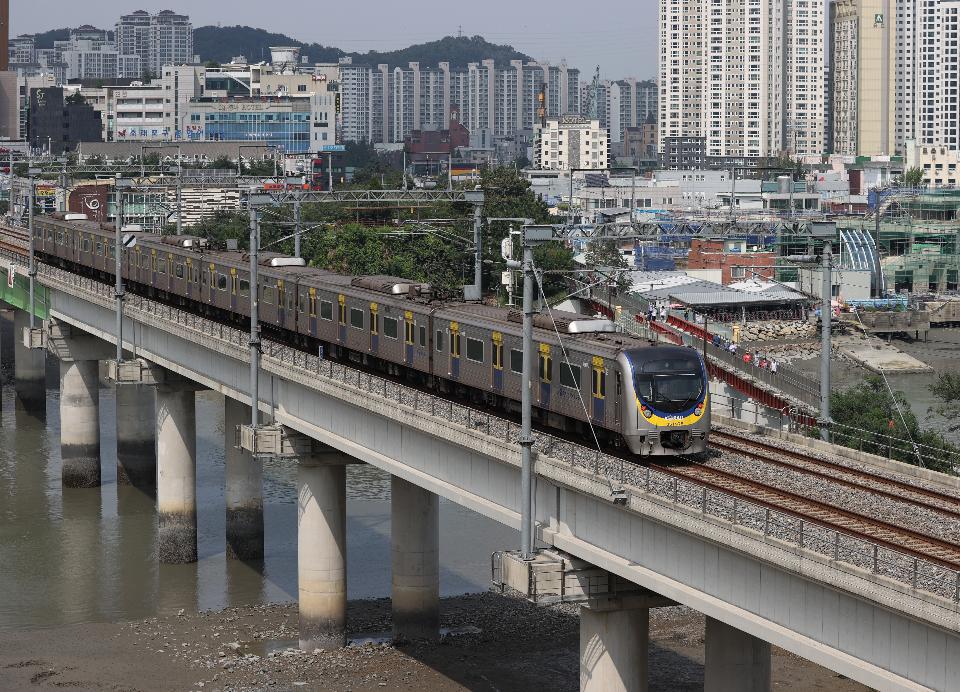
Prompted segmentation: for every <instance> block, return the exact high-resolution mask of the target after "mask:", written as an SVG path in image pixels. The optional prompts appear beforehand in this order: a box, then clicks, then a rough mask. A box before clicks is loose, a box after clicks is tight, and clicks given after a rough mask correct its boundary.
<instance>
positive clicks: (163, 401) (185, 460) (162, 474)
mask: <svg viewBox="0 0 960 692" xmlns="http://www.w3.org/2000/svg"><path fill="white" fill-rule="evenodd" d="M195 392H196V386H195V385H193V384H191V383H189V382H187V381H185V380H184V381H179V380H178V379H177V378H175V377H172V376H171V377H167V378H165V381H164V382H163V383H162V384H158V385H157V516H158V520H159V532H158V543H159V555H160V562H163V563H166V564H183V563H188V562H196V561H197V420H196V394H195Z"/></svg>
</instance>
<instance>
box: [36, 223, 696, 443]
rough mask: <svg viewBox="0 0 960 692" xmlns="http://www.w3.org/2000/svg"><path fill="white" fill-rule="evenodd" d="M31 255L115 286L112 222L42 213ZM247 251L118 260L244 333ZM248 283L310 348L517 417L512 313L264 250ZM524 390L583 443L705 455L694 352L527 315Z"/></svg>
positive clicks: (184, 241)
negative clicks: (529, 337)
mask: <svg viewBox="0 0 960 692" xmlns="http://www.w3.org/2000/svg"><path fill="white" fill-rule="evenodd" d="M34 226H35V239H36V247H37V251H38V253H39V254H40V257H41V261H44V262H49V263H53V264H58V265H60V266H64V267H66V268H69V269H70V270H71V271H76V272H81V273H86V274H87V275H90V276H93V277H96V278H98V279H100V280H103V281H112V276H113V272H114V268H115V260H114V258H113V252H114V248H113V244H114V229H113V226H111V225H107V224H99V223H95V222H91V221H87V220H83V219H73V218H71V219H66V218H64V217H63V216H62V215H53V216H49V217H38V218H37V219H36V221H35V224H34ZM248 263H249V259H248V257H247V256H246V255H244V254H242V253H240V252H236V251H232V252H231V251H225V250H218V249H214V248H210V247H208V245H207V242H206V240H205V239H201V238H192V237H189V236H166V237H164V236H159V235H151V234H138V242H137V244H136V247H135V248H133V249H132V250H125V251H124V252H123V257H122V260H121V267H122V272H123V276H124V279H125V281H126V282H127V286H128V290H130V291H133V292H136V293H139V294H141V295H146V296H148V297H150V298H154V299H157V300H161V301H163V302H166V303H170V304H173V305H176V306H179V307H183V308H185V309H189V310H191V311H193V312H197V313H199V314H201V315H205V316H209V317H211V318H214V319H218V320H222V321H225V322H229V323H233V324H236V325H237V326H238V327H241V328H244V327H245V326H246V324H247V322H248V321H249V314H250V313H249V305H250V288H251V287H250V281H249V279H250V274H249V264H248ZM258 275H259V278H258V282H257V283H258V287H257V289H256V290H257V292H258V294H259V295H260V303H259V315H260V322H261V325H262V328H263V329H264V330H265V332H267V333H269V334H271V335H272V338H278V339H282V340H284V341H285V342H287V343H290V344H293V345H296V346H298V347H301V348H303V349H305V350H309V351H311V352H314V353H315V352H317V350H318V349H322V350H323V353H324V354H327V355H328V356H329V357H332V358H337V359H340V360H343V361H348V362H351V363H354V364H356V365H357V366H358V367H362V368H366V369H370V370H375V371H380V372H386V373H389V374H391V375H393V376H399V377H402V378H404V379H406V380H407V381H410V382H412V383H414V384H416V385H417V386H422V387H426V388H429V389H432V390H435V391H438V392H440V393H442V394H444V395H447V396H450V397H453V398H456V399H459V400H461V401H466V402H471V403H474V404H477V405H479V406H483V407H485V408H489V409H494V410H498V411H503V412H505V413H506V414H508V415H511V416H517V415H518V414H519V408H520V404H519V402H520V394H521V389H522V377H521V373H520V370H521V367H520V362H521V360H522V358H521V331H522V319H521V316H520V313H519V312H518V311H516V310H511V309H509V308H504V307H497V306H491V305H482V304H469V303H461V302H455V301H442V300H437V299H435V298H434V297H433V296H432V292H431V291H430V287H429V286H427V285H425V284H420V283H418V282H415V281H410V280H407V279H402V278H398V277H389V276H345V275H342V274H337V273H334V272H329V271H324V270H320V269H316V268H313V267H307V266H302V262H301V261H296V260H294V259H293V258H289V257H285V256H282V255H277V254H275V253H264V255H263V256H262V261H261V264H260V269H259V271H258ZM534 342H535V344H534V348H535V353H534V362H533V373H532V378H531V382H530V387H531V389H532V394H533V406H534V421H535V423H536V424H537V425H538V426H540V427H541V428H546V429H552V430H556V431H558V432H560V433H562V434H563V435H564V436H566V437H567V438H572V439H579V440H581V441H582V442H583V444H585V445H587V446H592V445H593V444H594V436H596V438H597V439H599V440H600V441H601V442H603V443H605V444H608V445H614V446H620V447H624V446H625V447H626V448H628V449H629V450H630V451H631V452H632V453H634V454H636V455H640V456H668V455H677V454H689V453H696V452H701V451H703V450H704V449H705V448H706V443H707V435H708V432H709V430H710V413H709V401H708V392H707V379H706V373H705V370H704V368H703V361H702V360H701V358H700V355H699V354H698V353H697V352H696V351H695V350H693V349H689V348H682V347H677V346H662V345H658V344H652V343H650V342H647V341H643V340H641V339H639V338H636V337H634V336H631V335H629V334H624V333H622V332H620V331H619V330H618V329H617V328H616V327H615V326H614V325H613V324H612V323H611V322H609V321H607V320H597V319H595V318H593V317H590V316H586V315H576V314H571V313H564V312H559V311H556V310H555V311H553V319H551V317H550V316H548V315H546V314H541V315H537V317H536V320H535V327H534Z"/></svg>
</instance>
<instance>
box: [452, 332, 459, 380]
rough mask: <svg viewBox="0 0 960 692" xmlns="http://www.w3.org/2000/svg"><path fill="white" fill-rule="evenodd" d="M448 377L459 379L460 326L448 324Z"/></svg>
mask: <svg viewBox="0 0 960 692" xmlns="http://www.w3.org/2000/svg"><path fill="white" fill-rule="evenodd" d="M450 377H451V379H454V380H458V379H460V324H459V323H457V322H451V323H450Z"/></svg>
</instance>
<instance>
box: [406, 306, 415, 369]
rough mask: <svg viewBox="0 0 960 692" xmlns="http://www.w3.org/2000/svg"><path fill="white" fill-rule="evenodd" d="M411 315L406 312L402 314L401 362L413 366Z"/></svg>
mask: <svg viewBox="0 0 960 692" xmlns="http://www.w3.org/2000/svg"><path fill="white" fill-rule="evenodd" d="M414 331H415V330H414V326H413V313H412V312H410V311H409V310H407V311H406V312H404V313H403V362H404V363H406V364H407V365H413V347H414V345H415V344H414Z"/></svg>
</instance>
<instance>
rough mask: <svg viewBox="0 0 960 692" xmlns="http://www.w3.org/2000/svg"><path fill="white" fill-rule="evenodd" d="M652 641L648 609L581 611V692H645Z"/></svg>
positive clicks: (602, 606)
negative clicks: (650, 643) (649, 650)
mask: <svg viewBox="0 0 960 692" xmlns="http://www.w3.org/2000/svg"><path fill="white" fill-rule="evenodd" d="M649 641H650V609H649V608H646V607H616V606H614V607H610V606H608V605H605V604H596V605H590V606H583V607H582V608H580V690H581V692H646V689H647V649H648V646H649Z"/></svg>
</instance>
